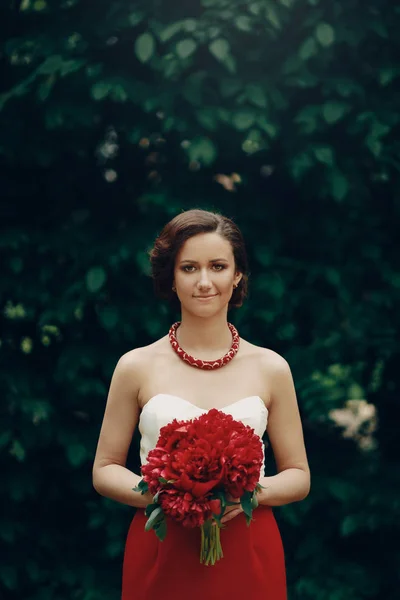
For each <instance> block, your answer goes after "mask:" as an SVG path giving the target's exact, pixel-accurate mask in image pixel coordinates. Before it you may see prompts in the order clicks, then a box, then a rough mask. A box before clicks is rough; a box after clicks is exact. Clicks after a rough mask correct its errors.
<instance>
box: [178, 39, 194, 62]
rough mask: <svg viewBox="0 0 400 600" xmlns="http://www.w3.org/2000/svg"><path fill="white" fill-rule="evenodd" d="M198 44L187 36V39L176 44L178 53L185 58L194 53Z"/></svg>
mask: <svg viewBox="0 0 400 600" xmlns="http://www.w3.org/2000/svg"><path fill="white" fill-rule="evenodd" d="M196 48H197V44H196V42H195V41H194V40H192V39H190V38H187V39H185V40H181V41H180V42H178V43H177V45H176V53H177V55H178V56H179V58H182V59H185V58H188V57H189V56H191V55H192V54H193V52H194V51H195V50H196Z"/></svg>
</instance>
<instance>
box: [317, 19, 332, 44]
mask: <svg viewBox="0 0 400 600" xmlns="http://www.w3.org/2000/svg"><path fill="white" fill-rule="evenodd" d="M315 35H316V38H317V40H318V41H319V43H320V44H321V46H324V47H326V48H327V47H329V46H331V45H332V44H333V42H334V41H335V30H334V29H333V27H332V26H331V25H329V24H328V23H320V24H319V25H317V28H316V30H315Z"/></svg>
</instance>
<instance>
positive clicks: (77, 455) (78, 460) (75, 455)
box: [67, 443, 87, 467]
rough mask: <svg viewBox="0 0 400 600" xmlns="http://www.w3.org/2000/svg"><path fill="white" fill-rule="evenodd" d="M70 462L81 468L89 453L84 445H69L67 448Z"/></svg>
mask: <svg viewBox="0 0 400 600" xmlns="http://www.w3.org/2000/svg"><path fill="white" fill-rule="evenodd" d="M67 456H68V460H69V462H70V463H71V465H72V466H74V467H79V466H80V465H81V464H82V463H83V462H85V460H86V458H87V451H86V448H85V446H84V445H83V444H78V443H75V444H69V445H68V446H67Z"/></svg>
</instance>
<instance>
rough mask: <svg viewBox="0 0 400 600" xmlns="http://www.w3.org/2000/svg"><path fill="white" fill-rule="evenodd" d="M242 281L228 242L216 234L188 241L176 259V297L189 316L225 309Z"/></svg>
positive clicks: (196, 237) (203, 235)
mask: <svg viewBox="0 0 400 600" xmlns="http://www.w3.org/2000/svg"><path fill="white" fill-rule="evenodd" d="M241 278H242V275H241V273H238V272H237V271H235V259H234V256H233V251H232V246H231V244H230V242H228V241H227V240H226V239H225V238H223V237H222V236H220V235H219V234H218V233H200V234H198V235H195V236H193V237H191V238H189V239H188V240H187V241H186V242H185V243H184V244H183V246H182V248H181V249H180V251H179V253H178V255H177V257H176V261H175V269H174V286H175V288H176V294H177V296H178V298H179V300H180V302H181V305H182V309H186V310H187V311H188V312H190V313H192V314H199V315H200V314H201V315H202V314H205V315H210V314H214V313H216V312H218V311H220V310H221V308H225V307H226V306H227V305H228V303H229V301H230V299H231V296H232V292H233V288H234V285H236V284H238V283H239V281H240V280H241Z"/></svg>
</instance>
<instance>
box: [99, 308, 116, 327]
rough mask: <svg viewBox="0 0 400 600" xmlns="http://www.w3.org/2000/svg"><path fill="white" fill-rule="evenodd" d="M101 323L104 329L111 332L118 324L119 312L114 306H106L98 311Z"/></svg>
mask: <svg viewBox="0 0 400 600" xmlns="http://www.w3.org/2000/svg"><path fill="white" fill-rule="evenodd" d="M96 312H97V314H98V317H99V320H100V323H101V324H102V325H103V327H104V329H107V330H108V331H111V330H112V329H114V327H115V326H116V325H117V323H118V310H117V309H116V307H114V306H104V307H102V308H98V309H96Z"/></svg>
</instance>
